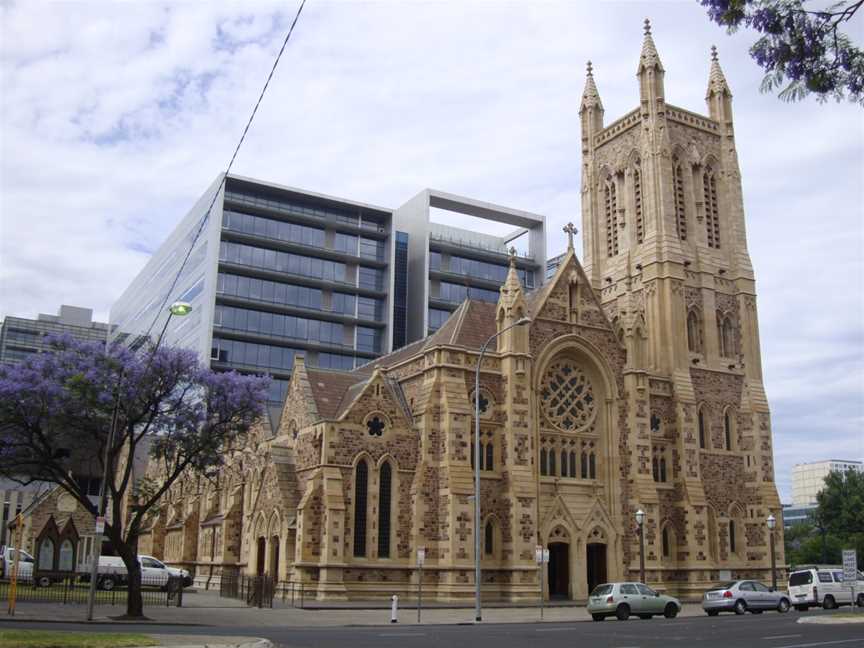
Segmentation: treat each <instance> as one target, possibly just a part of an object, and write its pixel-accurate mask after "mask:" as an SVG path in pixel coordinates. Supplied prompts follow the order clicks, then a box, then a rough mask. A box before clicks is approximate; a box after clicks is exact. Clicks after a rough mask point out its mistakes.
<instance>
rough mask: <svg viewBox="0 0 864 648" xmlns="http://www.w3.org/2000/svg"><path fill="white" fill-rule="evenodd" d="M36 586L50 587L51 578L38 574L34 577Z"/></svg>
mask: <svg viewBox="0 0 864 648" xmlns="http://www.w3.org/2000/svg"><path fill="white" fill-rule="evenodd" d="M36 587H51V579H50V578H49V577H48V576H40V577H39V578H37V579H36Z"/></svg>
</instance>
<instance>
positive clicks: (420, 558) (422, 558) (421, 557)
mask: <svg viewBox="0 0 864 648" xmlns="http://www.w3.org/2000/svg"><path fill="white" fill-rule="evenodd" d="M425 562H426V547H419V548H418V549H417V623H420V611H421V610H422V609H423V565H424V563H425Z"/></svg>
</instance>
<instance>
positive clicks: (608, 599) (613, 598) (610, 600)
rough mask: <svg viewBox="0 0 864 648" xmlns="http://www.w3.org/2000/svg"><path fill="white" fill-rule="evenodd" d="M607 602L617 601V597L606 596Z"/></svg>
mask: <svg viewBox="0 0 864 648" xmlns="http://www.w3.org/2000/svg"><path fill="white" fill-rule="evenodd" d="M606 602H607V603H614V602H615V597H614V596H607V597H606Z"/></svg>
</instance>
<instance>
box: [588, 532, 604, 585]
mask: <svg viewBox="0 0 864 648" xmlns="http://www.w3.org/2000/svg"><path fill="white" fill-rule="evenodd" d="M585 562H586V567H587V569H586V572H587V575H588V593H589V594H590V593H591V592H592V591H593V590H594V588H595V587H597V586H598V585H601V584H603V583H605V582H606V545H605V544H601V543H596V542H595V543H591V544H589V545H587V556H586V561H585Z"/></svg>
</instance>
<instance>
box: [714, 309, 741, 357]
mask: <svg viewBox="0 0 864 648" xmlns="http://www.w3.org/2000/svg"><path fill="white" fill-rule="evenodd" d="M717 328H718V337H719V338H720V357H721V358H734V357H735V355H736V344H735V327H734V326H733V325H732V318H730V317H729V316H728V315H720V316H719V318H718V320H717Z"/></svg>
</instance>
